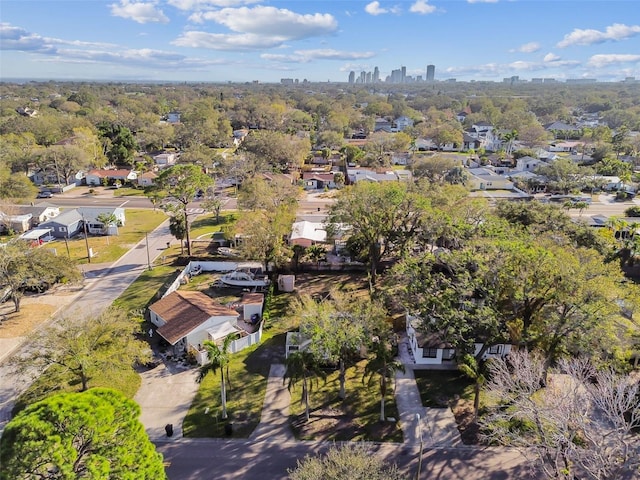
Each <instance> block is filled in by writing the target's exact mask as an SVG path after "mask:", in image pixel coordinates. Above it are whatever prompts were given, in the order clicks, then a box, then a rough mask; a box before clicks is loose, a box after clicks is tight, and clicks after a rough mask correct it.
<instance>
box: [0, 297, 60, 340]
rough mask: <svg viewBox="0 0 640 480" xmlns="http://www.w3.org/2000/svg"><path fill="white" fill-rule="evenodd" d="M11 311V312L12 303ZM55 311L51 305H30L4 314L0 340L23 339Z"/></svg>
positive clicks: (0, 326) (0, 323)
mask: <svg viewBox="0 0 640 480" xmlns="http://www.w3.org/2000/svg"><path fill="white" fill-rule="evenodd" d="M4 310H5V309H3V311H4ZM11 310H13V303H12V304H11ZM55 311H56V307H55V306H53V305H45V304H31V305H22V306H21V307H20V311H19V312H14V313H9V314H6V313H5V314H3V315H4V316H5V317H4V320H2V322H0V338H14V337H24V336H25V335H27V334H28V333H29V332H31V331H33V330H34V329H35V328H36V327H37V326H38V325H40V324H41V323H42V322H45V321H46V320H48V319H49V317H51V315H52V314H53V312H55Z"/></svg>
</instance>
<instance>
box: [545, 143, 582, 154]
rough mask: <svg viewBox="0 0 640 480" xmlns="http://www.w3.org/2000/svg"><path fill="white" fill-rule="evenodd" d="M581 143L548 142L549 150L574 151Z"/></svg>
mask: <svg viewBox="0 0 640 480" xmlns="http://www.w3.org/2000/svg"><path fill="white" fill-rule="evenodd" d="M581 145H582V142H578V141H565V142H551V143H550V144H549V151H550V152H571V153H576V152H577V151H578V148H579V147H580V146H581Z"/></svg>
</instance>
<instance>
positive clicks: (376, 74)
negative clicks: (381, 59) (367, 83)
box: [373, 67, 380, 83]
mask: <svg viewBox="0 0 640 480" xmlns="http://www.w3.org/2000/svg"><path fill="white" fill-rule="evenodd" d="M379 81H380V70H378V67H376V68H374V69H373V83H378V82H379Z"/></svg>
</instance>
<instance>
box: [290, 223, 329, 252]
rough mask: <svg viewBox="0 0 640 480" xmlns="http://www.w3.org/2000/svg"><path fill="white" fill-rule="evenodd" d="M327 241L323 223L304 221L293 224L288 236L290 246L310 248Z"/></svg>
mask: <svg viewBox="0 0 640 480" xmlns="http://www.w3.org/2000/svg"><path fill="white" fill-rule="evenodd" d="M326 241H327V231H326V227H325V224H324V223H318V222H308V221H306V220H303V221H300V222H295V223H294V224H293V225H292V227H291V234H290V235H289V244H290V245H301V246H303V247H310V246H311V245H315V244H317V243H325V242H326Z"/></svg>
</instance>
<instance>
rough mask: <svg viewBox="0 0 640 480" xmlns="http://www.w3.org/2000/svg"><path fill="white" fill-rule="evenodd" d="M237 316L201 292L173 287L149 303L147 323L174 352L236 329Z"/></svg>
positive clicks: (182, 350)
mask: <svg viewBox="0 0 640 480" xmlns="http://www.w3.org/2000/svg"><path fill="white" fill-rule="evenodd" d="M238 317H239V314H238V312H237V311H236V310H232V309H231V308H229V307H225V306H224V305H220V304H218V303H216V302H214V301H213V299H211V298H210V297H209V296H207V295H205V294H204V293H202V292H192V291H180V290H177V291H175V292H172V293H170V294H169V295H167V296H165V297H164V298H162V299H161V300H158V301H157V302H155V303H154V304H152V305H151V306H149V318H150V321H151V323H153V324H154V325H155V326H156V327H158V328H157V333H158V335H160V336H161V337H162V338H164V339H165V340H166V341H167V343H169V345H171V346H172V347H173V352H174V354H176V355H177V354H180V353H183V352H186V351H187V350H188V349H189V348H190V347H191V348H193V349H194V350H196V351H200V350H202V343H203V342H204V341H205V340H211V341H219V340H221V339H223V338H224V337H226V336H228V335H231V334H233V333H240V331H241V330H240V328H238V325H237V321H238Z"/></svg>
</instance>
